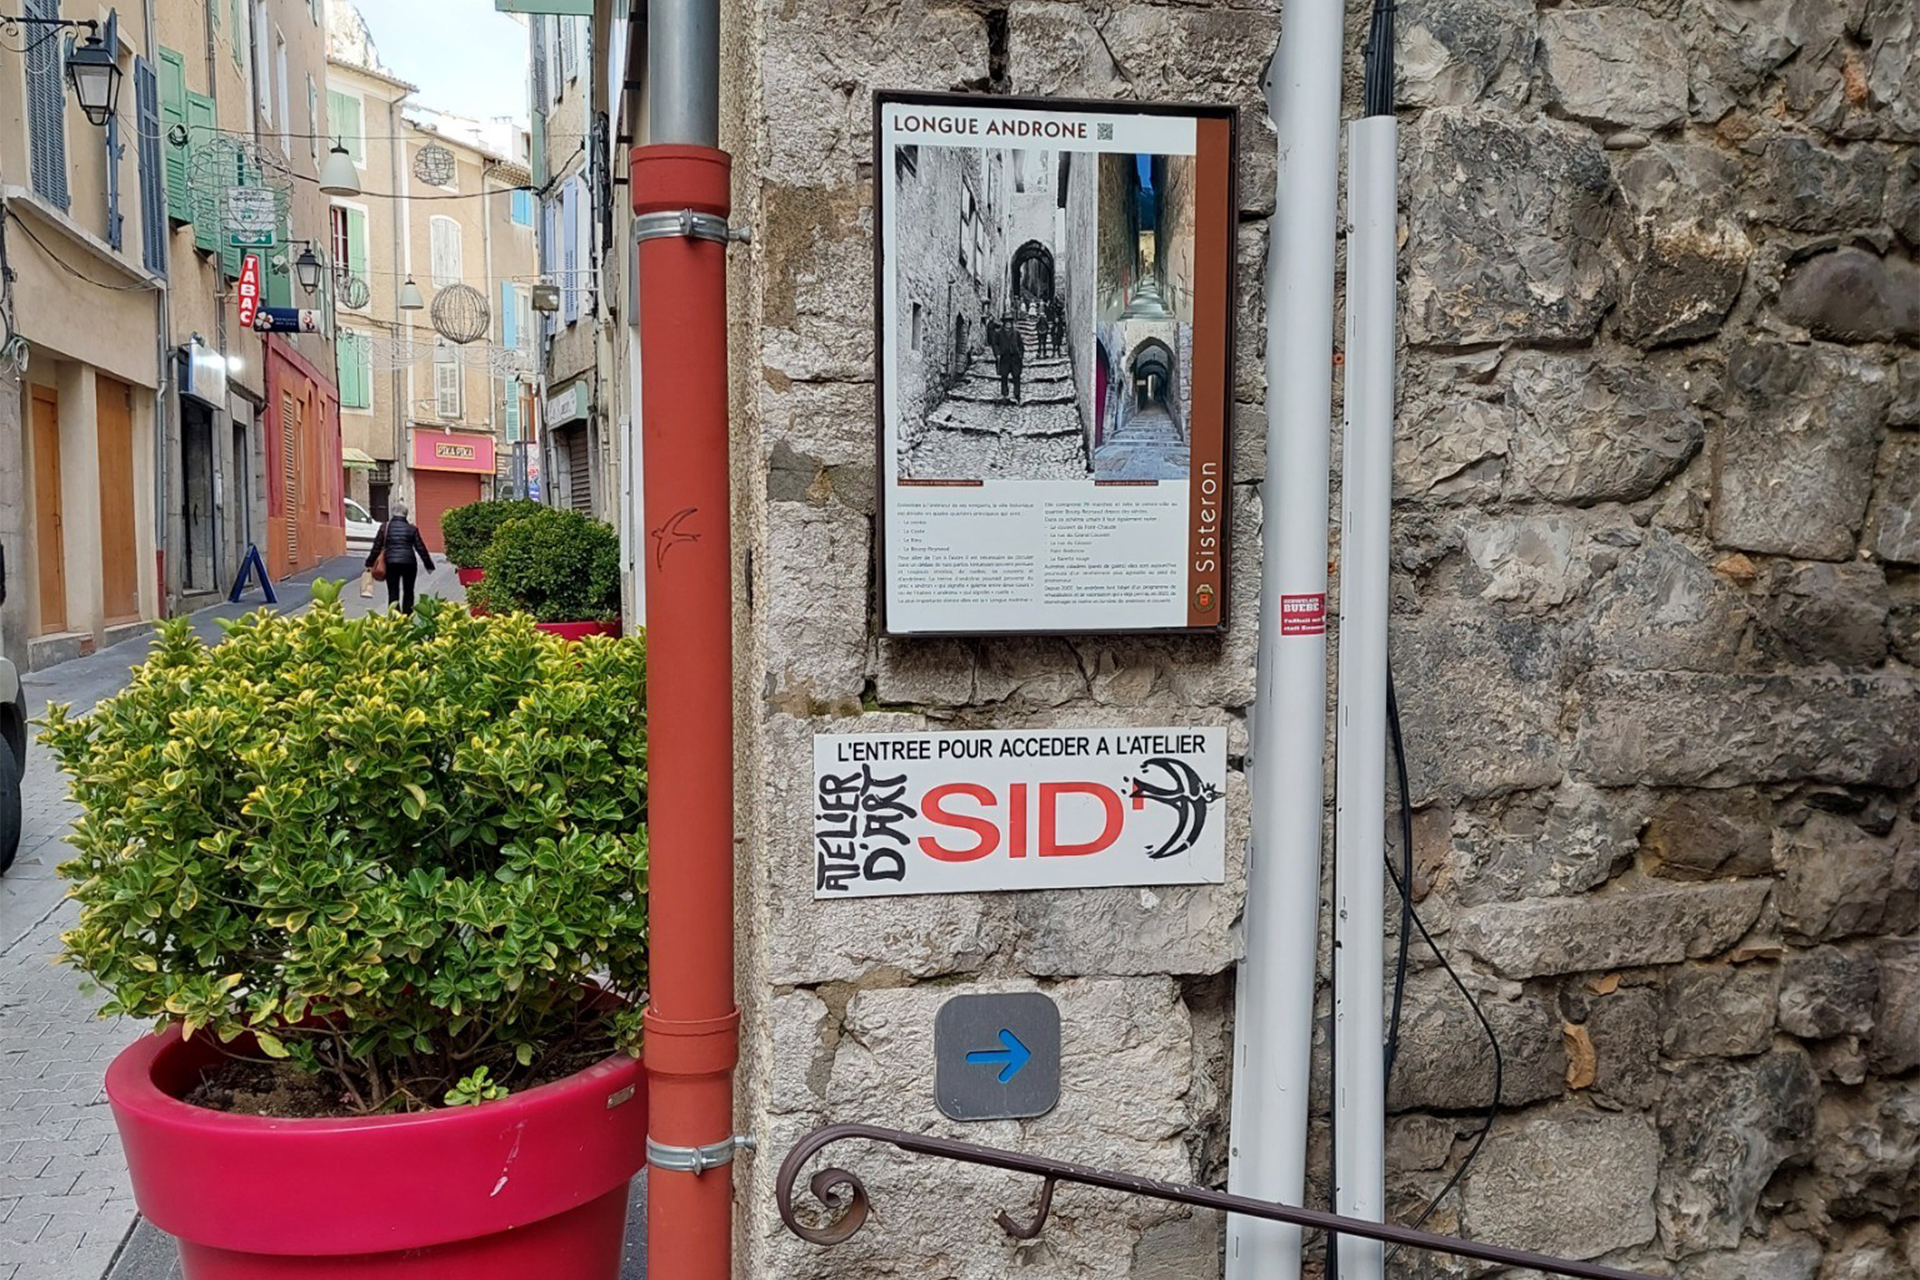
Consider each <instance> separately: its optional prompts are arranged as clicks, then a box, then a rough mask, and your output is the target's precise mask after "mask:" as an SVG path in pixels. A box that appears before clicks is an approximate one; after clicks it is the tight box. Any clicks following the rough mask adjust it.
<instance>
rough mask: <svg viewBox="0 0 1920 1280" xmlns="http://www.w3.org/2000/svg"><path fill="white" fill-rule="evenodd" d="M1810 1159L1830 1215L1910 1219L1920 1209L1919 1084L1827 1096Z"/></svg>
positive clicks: (1892, 1083) (1885, 1083)
mask: <svg viewBox="0 0 1920 1280" xmlns="http://www.w3.org/2000/svg"><path fill="white" fill-rule="evenodd" d="M1812 1154H1813V1167H1814V1169H1815V1171H1816V1172H1818V1173H1819V1175H1820V1177H1821V1179H1822V1182H1823V1184H1824V1185H1822V1186H1821V1187H1820V1188H1819V1191H1820V1192H1821V1193H1822V1198H1823V1199H1824V1201H1825V1203H1824V1205H1823V1206H1822V1207H1823V1209H1824V1210H1825V1212H1826V1213H1828V1214H1831V1215H1832V1216H1833V1217H1837V1218H1854V1217H1875V1218H1884V1219H1887V1220H1889V1221H1897V1220H1900V1219H1904V1218H1910V1217H1912V1215H1913V1214H1914V1212H1915V1211H1916V1209H1920V1082H1915V1081H1913V1080H1911V1079H1907V1080H1872V1081H1869V1082H1867V1083H1866V1084H1865V1085H1863V1086H1861V1087H1860V1088H1858V1089H1848V1090H1832V1091H1830V1092H1828V1093H1827V1094H1826V1095H1825V1096H1824V1097H1822V1098H1821V1099H1820V1107H1819V1111H1818V1122H1817V1128H1816V1130H1815V1133H1814V1135H1813V1153H1812Z"/></svg>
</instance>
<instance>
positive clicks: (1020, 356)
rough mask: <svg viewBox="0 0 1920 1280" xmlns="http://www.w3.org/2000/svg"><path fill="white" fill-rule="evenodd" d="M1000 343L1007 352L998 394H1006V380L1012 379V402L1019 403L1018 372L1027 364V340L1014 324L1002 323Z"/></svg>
mask: <svg viewBox="0 0 1920 1280" xmlns="http://www.w3.org/2000/svg"><path fill="white" fill-rule="evenodd" d="M1000 345H1001V346H1002V347H1003V348H1005V350H1006V353H1007V368H1006V372H1004V373H1002V374H1001V375H1000V387H1001V391H1000V394H1001V395H1005V394H1006V385H1007V383H1008V381H1012V383H1013V400H1012V403H1014V404H1019V403H1020V374H1021V373H1022V372H1023V371H1024V370H1025V368H1026V365H1027V340H1026V339H1025V338H1023V337H1021V336H1020V330H1019V329H1018V328H1017V327H1015V326H1014V325H1010V324H1009V325H1002V326H1001V328H1000Z"/></svg>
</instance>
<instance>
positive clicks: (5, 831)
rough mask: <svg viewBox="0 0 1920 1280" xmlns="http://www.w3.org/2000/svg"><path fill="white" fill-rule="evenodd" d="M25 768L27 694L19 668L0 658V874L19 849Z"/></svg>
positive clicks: (11, 863) (9, 864)
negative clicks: (21, 782) (21, 790)
mask: <svg viewBox="0 0 1920 1280" xmlns="http://www.w3.org/2000/svg"><path fill="white" fill-rule="evenodd" d="M26 771H27V702H26V696H25V694H23V693H22V692H21V689H20V672H19V670H18V669H16V668H15V667H14V665H13V663H12V662H11V661H9V660H8V659H6V658H0V874H4V873H5V871H6V869H7V868H8V867H10V866H12V865H13V859H14V856H15V855H16V854H18V853H19V852H20V778H21V775H23V774H25V773H26Z"/></svg>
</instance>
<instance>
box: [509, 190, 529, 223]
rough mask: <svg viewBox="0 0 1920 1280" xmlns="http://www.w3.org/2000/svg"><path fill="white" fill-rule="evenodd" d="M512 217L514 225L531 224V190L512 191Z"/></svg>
mask: <svg viewBox="0 0 1920 1280" xmlns="http://www.w3.org/2000/svg"><path fill="white" fill-rule="evenodd" d="M512 217H513V225H514V226H516V227H530V226H532V225H533V192H531V191H524V190H522V191H515V192H514V193H513V209H512Z"/></svg>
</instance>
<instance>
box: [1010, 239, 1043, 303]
mask: <svg viewBox="0 0 1920 1280" xmlns="http://www.w3.org/2000/svg"><path fill="white" fill-rule="evenodd" d="M1011 284H1012V293H1011V297H1012V298H1013V301H1014V303H1015V305H1016V306H1018V305H1020V304H1022V303H1026V304H1039V303H1046V302H1051V301H1052V300H1053V250H1051V249H1049V248H1047V246H1045V245H1043V244H1041V243H1040V242H1039V241H1038V240H1029V241H1027V242H1026V243H1025V244H1023V245H1021V246H1020V247H1019V248H1018V249H1015V250H1014V251H1013V269H1012V280H1011Z"/></svg>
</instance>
